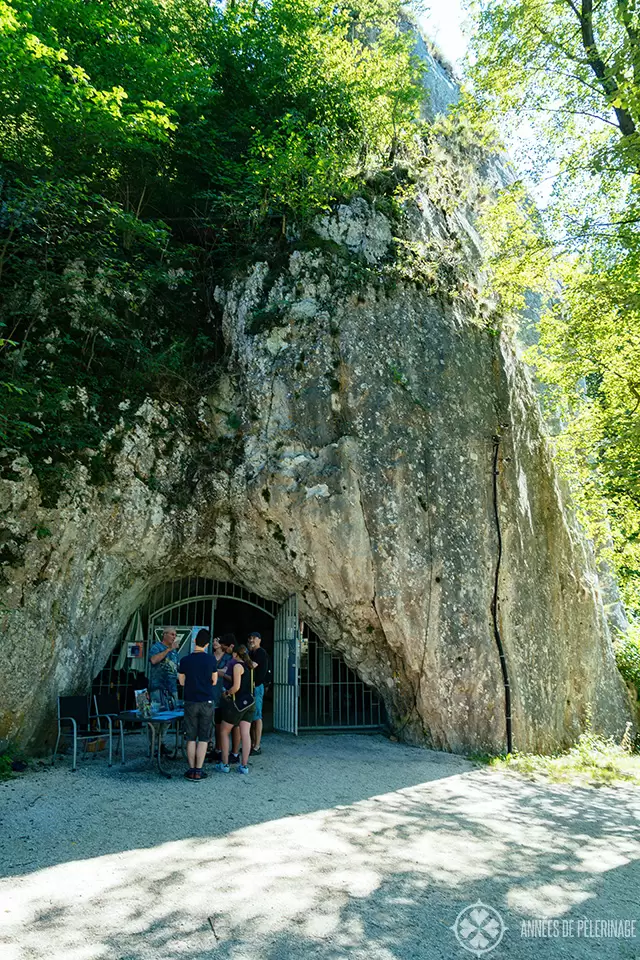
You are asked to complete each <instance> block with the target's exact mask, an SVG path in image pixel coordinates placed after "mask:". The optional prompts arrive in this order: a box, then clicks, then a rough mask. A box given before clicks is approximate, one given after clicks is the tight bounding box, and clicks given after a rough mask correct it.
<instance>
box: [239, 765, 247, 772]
mask: <svg viewBox="0 0 640 960" xmlns="http://www.w3.org/2000/svg"><path fill="white" fill-rule="evenodd" d="M238 773H249V767H245V766H243V765H242V764H240V765H239V767H238Z"/></svg>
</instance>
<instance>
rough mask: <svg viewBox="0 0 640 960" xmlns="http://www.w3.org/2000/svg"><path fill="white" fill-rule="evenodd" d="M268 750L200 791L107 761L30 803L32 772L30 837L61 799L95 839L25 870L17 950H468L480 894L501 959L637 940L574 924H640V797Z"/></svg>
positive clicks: (366, 755)
mask: <svg viewBox="0 0 640 960" xmlns="http://www.w3.org/2000/svg"><path fill="white" fill-rule="evenodd" d="M269 751H270V752H269V755H268V756H269V760H268V761H267V762H266V763H265V762H264V761H265V760H266V757H267V755H265V757H263V758H261V762H262V763H263V766H262V767H261V768H260V770H259V769H258V762H257V761H256V764H255V765H254V772H253V773H252V775H251V776H250V777H249V778H247V779H245V778H242V777H238V776H237V775H234V774H230V775H228V776H224V775H219V776H218V777H216V778H215V780H214V779H213V778H211V779H210V780H208V781H206V783H204V784H201V785H190V784H187V783H186V782H180V781H178V780H175V781H170V782H169V783H160V782H159V781H158V780H157V779H153V777H150V776H149V774H148V773H146V772H144V771H142V770H140V771H138V772H137V773H134V774H130V775H127V777H126V778H121V777H120V776H118V775H115V776H113V775H112V776H111V777H109V775H108V771H105V770H104V769H102V770H100V769H98V768H97V767H96V766H95V765H94V766H93V768H92V769H91V770H90V771H86V770H85V771H83V772H82V773H81V774H80V776H79V777H78V778H77V779H75V780H74V779H73V778H72V776H71V775H70V774H67V773H66V771H60V772H59V773H55V774H54V779H53V780H52V779H50V778H49V776H48V775H47V774H44V775H42V778H41V780H38V778H34V780H33V782H32V783H31V785H30V789H31V787H36V786H38V784H40V786H38V789H41V790H44V789H45V785H46V784H47V783H49V784H50V785H51V784H54V785H55V786H56V790H57V791H59V792H58V793H55V791H54V793H55V796H56V800H55V802H53V801H51V797H50V796H49V795H48V794H43V795H42V797H41V799H38V800H37V801H36V802H35V803H34V804H33V807H32V808H29V807H28V806H25V803H24V802H25V801H26V803H27V804H28V803H30V802H32V800H30V799H29V793H28V791H27V792H26V793H25V787H26V783H27V782H26V781H25V782H24V783H23V784H22V792H20V791H18V794H17V795H16V796H15V798H14V801H13V804H15V806H16V807H17V805H18V797H19V796H20V797H21V801H22V806H21V807H20V809H21V810H22V814H21V815H20V816H19V817H18V823H19V825H20V829H23V826H22V824H23V823H25V822H26V820H25V818H26V817H27V811H28V810H29V809H31V810H35V809H37V807H38V804H39V803H41V801H45V802H44V803H43V804H42V815H41V816H42V817H43V816H44V814H45V811H46V810H47V809H48V810H49V814H52V811H53V810H55V804H56V803H58V802H59V801H61V800H62V799H63V797H66V799H67V804H68V810H69V816H70V817H72V816H75V812H74V813H73V814H72V810H78V809H80V810H81V812H82V818H83V819H82V821H81V823H80V824H78V823H77V821H75V820H74V821H73V823H74V826H75V827H80V829H81V831H82V832H83V834H84V835H86V837H85V839H83V840H80V839H78V840H76V841H75V843H74V842H73V841H71V840H70V839H69V836H70V834H69V833H67V834H66V842H67V844H68V845H71V844H73V847H74V848H77V849H73V850H69V849H67V854H66V856H63V852H64V851H63V847H62V845H61V844H58V848H57V852H56V853H55V854H54V855H49V856H47V855H46V852H45V853H44V855H43V862H42V863H41V864H40V865H39V866H37V867H33V866H32V867H30V868H29V870H28V871H25V870H22V871H20V870H19V869H18V868H17V867H14V869H13V872H14V874H15V875H14V877H13V879H11V880H8V881H6V883H5V888H4V890H3V894H4V897H5V900H6V902H7V903H8V904H9V906H8V911H9V912H8V913H5V914H3V915H0V927H2V934H1V936H0V944H3V946H4V947H5V949H6V950H7V951H8V957H9V958H11V960H13V958H14V957H15V958H20V960H22V958H40V957H47V958H56V960H57V958H60V960H62V958H64V960H69V958H71V957H76V956H78V957H80V956H82V957H83V958H88V960H91V958H93V957H95V958H96V960H98V958H100V960H146V958H163V960H179V958H181V960H199V958H205V957H212V958H213V957H215V958H224V960H243V958H246V960H284V958H287V960H303V958H304V960H306V958H309V957H314V958H316V957H317V958H318V960H337V958H342V957H345V958H346V957H355V958H360V957H362V960H364V958H365V957H366V958H367V960H394V958H396V960H409V958H421V960H422V958H431V957H433V958H440V957H447V958H449V957H451V958H454V957H464V956H470V954H468V953H465V951H463V950H462V948H461V947H460V946H459V944H458V943H457V942H456V939H455V935H454V932H453V931H452V930H451V929H450V927H451V926H452V924H454V921H455V919H456V916H457V914H458V913H459V911H460V910H462V909H463V908H464V907H466V906H467V905H468V904H472V903H474V902H475V901H477V900H478V899H481V900H482V901H484V902H485V903H488V904H490V905H492V906H493V907H494V908H497V910H498V911H499V912H500V913H501V914H502V916H503V918H504V922H505V924H506V926H507V928H508V929H507V931H506V933H505V935H504V939H503V940H502V942H501V943H500V945H499V947H498V948H496V950H495V953H493V954H492V956H495V957H496V958H499V957H514V958H515V957H523V958H525V960H526V958H529V957H530V958H548V957H552V958H553V957H559V958H560V957H561V958H565V957H571V958H573V957H576V958H582V957H591V958H595V957H598V958H605V960H607V958H634V957H636V955H637V954H638V953H640V930H638V927H639V926H640V924H637V925H636V930H635V932H636V937H635V938H634V939H621V938H602V937H597V938H596V937H587V936H580V937H578V936H577V935H576V934H577V921H578V920H581V919H582V918H583V917H586V918H587V919H590V920H592V921H593V920H604V919H609V920H610V919H614V918H622V919H634V918H635V919H636V920H638V891H639V890H640V869H639V864H640V842H639V832H638V811H639V809H640V801H639V799H638V796H637V795H636V794H634V793H633V792H631V791H628V790H620V791H615V790H611V789H609V788H604V789H601V790H596V789H588V788H576V789H572V788H569V787H564V786H562V787H560V786H548V785H539V784H533V783H528V782H525V781H523V780H520V779H519V778H517V777H505V776H503V775H499V774H494V773H492V772H489V771H484V770H473V769H472V768H471V767H470V765H469V764H467V763H466V762H465V761H462V760H459V759H457V758H452V757H446V756H445V755H435V757H434V756H433V755H431V754H429V753H427V752H424V751H418V750H411V749H410V748H407V747H404V746H401V745H393V744H389V743H388V742H386V741H384V740H382V739H381V738H363V740H362V741H361V740H360V739H359V738H355V737H348V738H340V737H331V738H328V737H324V738H320V737H318V738H310V739H309V740H305V741H303V742H301V743H298V744H291V743H288V742H287V741H286V740H285V739H276V738H273V740H271V741H270V747H269ZM154 776H155V775H154ZM58 784H60V785H58ZM105 784H109V785H110V788H109V790H108V791H106V787H105ZM105 791H106V792H107V793H108V798H107V802H108V803H109V802H111V803H113V804H114V805H115V804H116V803H117V804H118V806H117V808H116V810H117V811H118V812H114V811H113V810H110V809H109V807H108V806H107V807H105V806H103V805H102V801H100V800H99V798H101V797H102V798H103V799H104V793H105ZM196 791H197V792H196ZM136 801H137V803H138V808H136V807H135V802H136ZM270 811H273V814H272V815H271V816H269V812H270ZM121 820H123V821H124V822H121ZM49 829H50V831H51V832H52V833H53V831H54V827H53V825H52V824H50V827H49ZM127 829H128V833H127ZM127 837H128V840H127ZM3 848H4V849H5V850H7V849H9V848H11V849H13V847H11V844H10V843H8V841H7V839H6V833H5V837H4V839H3ZM524 918H545V919H549V920H553V919H564V920H565V921H566V920H571V919H573V920H574V930H573V934H574V935H573V936H572V937H566V938H564V939H563V938H562V937H558V938H555V937H553V936H551V937H550V938H545V937H536V938H526V937H522V936H521V922H522V920H523V919H524ZM551 929H552V928H551ZM2 937H3V938H4V940H3V939H2ZM3 956H4V954H3Z"/></svg>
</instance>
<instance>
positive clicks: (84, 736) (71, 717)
mask: <svg viewBox="0 0 640 960" xmlns="http://www.w3.org/2000/svg"><path fill="white" fill-rule="evenodd" d="M64 723H70V724H71V731H68V730H63V729H62V725H63V724H64ZM90 724H91V717H90V714H89V697H58V738H57V740H56V745H55V748H54V751H53V756H52V758H51V765H52V766H53V764H54V763H55V759H56V755H57V753H58V745H59V743H60V737H62V736H73V766H72V767H71V769H72V770H75V769H76V767H77V764H76V761H77V757H78V740H85V741H86V740H96V739H97V737H99V736H100V734H99V733H96V731H95V730H93V731H92V730H91V728H90ZM109 746H110V747H111V741H109ZM109 753H111V751H109ZM109 765H111V761H109Z"/></svg>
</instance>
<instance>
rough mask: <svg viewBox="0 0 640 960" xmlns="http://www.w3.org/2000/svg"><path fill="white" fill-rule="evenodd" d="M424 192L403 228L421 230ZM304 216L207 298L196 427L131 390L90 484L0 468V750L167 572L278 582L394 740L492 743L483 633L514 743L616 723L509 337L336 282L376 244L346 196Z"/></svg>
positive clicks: (72, 682)
mask: <svg viewBox="0 0 640 960" xmlns="http://www.w3.org/2000/svg"><path fill="white" fill-rule="evenodd" d="M427 206H428V204H427V202H426V201H425V200H424V199H423V200H422V201H420V204H419V208H420V210H421V211H422V213H421V216H422V221H421V222H422V229H423V232H424V233H425V234H426V233H429V231H431V232H432V233H433V232H436V228H438V229H441V230H442V229H443V228H442V223H441V222H440V221H441V219H442V218H440V221H439V222H440V226H439V227H438V224H437V223H436V219H437V218H436V214H435V213H434V212H433V211H431V212H429V210H427ZM416 209H418V207H416ZM460 229H461V230H463V231H464V230H467V234H468V235H469V237H471V233H470V230H471V228H470V227H469V226H468V224H467V225H465V224H464V222H462V221H461V222H460ZM317 231H318V234H319V235H320V237H321V238H322V240H323V243H324V246H322V247H318V248H317V249H309V250H296V251H294V252H292V253H291V255H290V257H289V258H288V261H287V262H286V264H285V265H284V266H283V267H282V268H281V270H280V271H279V272H278V273H277V274H276V275H275V276H274V270H273V267H272V266H271V268H270V265H268V264H267V263H257V264H255V265H254V267H253V268H252V269H251V270H249V271H248V273H247V274H246V275H245V276H244V277H241V278H239V279H238V280H237V281H236V282H235V283H234V284H232V285H231V286H229V287H228V288H226V289H219V290H217V291H216V298H217V301H218V304H219V308H220V311H221V315H222V325H223V331H224V337H225V340H226V344H227V351H228V352H227V360H226V366H225V369H224V371H223V373H222V375H221V378H220V381H219V384H218V387H217V389H216V391H215V392H214V393H213V394H211V395H208V396H203V397H202V398H201V401H200V405H199V408H198V418H197V422H195V423H194V421H193V419H189V418H188V417H187V415H186V413H185V412H184V411H182V410H181V408H180V407H179V406H178V405H172V404H171V403H168V402H165V403H163V404H158V403H155V402H152V401H151V400H149V401H148V402H146V403H145V404H144V405H143V406H142V407H141V409H140V410H139V411H138V412H137V415H136V423H135V426H134V427H133V428H131V427H128V428H127V427H125V426H124V424H123V425H122V426H121V427H119V428H116V431H115V432H118V431H119V432H120V437H121V440H122V447H121V450H120V452H119V453H118V454H117V456H116V458H115V461H114V479H113V480H112V481H110V482H109V483H106V484H105V485H103V486H102V487H95V486H92V485H90V483H89V478H88V475H87V471H86V469H85V468H84V467H82V466H80V465H79V466H78V468H77V470H76V472H75V474H74V476H73V478H72V480H71V481H70V483H69V485H68V488H67V490H66V491H65V492H64V494H63V495H62V497H61V499H60V501H59V503H58V505H57V506H56V507H55V508H44V507H42V506H41V505H40V497H39V491H38V485H37V482H36V480H35V478H34V476H33V473H32V472H31V468H30V466H29V465H28V463H27V462H26V461H25V460H24V459H22V460H21V459H17V460H16V463H15V464H14V470H15V473H14V479H5V480H2V481H0V508H1V509H2V523H3V527H4V531H5V533H4V537H5V541H8V542H9V543H10V544H12V545H13V549H14V557H13V559H12V561H11V563H8V564H5V565H4V568H3V570H4V576H5V579H6V585H5V587H4V589H3V603H4V606H3V607H2V608H1V609H0V618H1V620H2V626H1V629H2V636H3V653H4V656H3V658H2V660H1V661H0V689H1V690H2V697H1V699H0V739H2V740H3V741H7V740H13V741H16V742H18V743H21V744H24V745H31V746H35V745H37V744H38V743H41V742H42V738H43V736H44V734H45V733H46V731H47V730H48V729H50V727H49V726H48V725H49V724H50V720H51V717H52V715H53V713H54V708H55V697H56V696H57V695H58V694H64V693H71V692H76V691H80V690H83V689H87V687H88V685H89V684H90V681H91V679H92V678H93V677H94V676H95V675H96V674H97V673H98V672H99V670H100V669H101V667H102V666H103V664H104V662H105V660H106V658H107V656H108V654H109V652H110V651H111V650H112V649H113V646H114V644H115V642H116V641H117V639H118V637H119V635H120V633H121V631H122V629H123V628H124V626H125V624H126V622H127V620H128V618H129V617H130V616H131V614H132V613H133V612H134V610H135V609H136V607H137V606H138V605H139V604H140V603H142V602H143V601H144V598H145V596H146V594H147V592H148V590H149V589H150V587H151V586H153V585H154V584H156V583H158V582H161V581H163V580H165V579H170V578H173V577H177V576H182V575H200V576H208V577H215V578H220V579H227V580H231V581H234V582H237V583H239V584H242V585H243V586H245V587H246V588H248V589H250V590H252V591H254V592H256V593H258V594H260V595H262V596H264V597H266V598H269V599H273V600H284V599H285V598H286V596H288V595H289V594H291V593H297V594H298V595H299V597H300V607H301V613H302V614H303V616H304V618H305V619H306V620H307V621H308V622H309V624H310V625H311V627H312V628H313V629H314V630H315V631H316V632H317V633H318V635H319V636H320V637H321V638H322V639H323V640H325V642H327V643H329V644H330V645H331V646H332V647H333V648H334V649H337V650H339V651H340V652H341V653H342V654H343V656H344V657H345V660H346V661H347V663H348V664H349V665H350V666H352V667H353V668H354V669H355V670H356V671H357V672H358V674H359V675H360V676H361V677H362V678H363V679H364V680H365V681H366V682H367V683H370V684H372V685H374V686H375V687H376V688H377V689H378V690H380V692H381V694H382V696H383V697H384V700H385V704H386V707H387V710H388V712H389V716H390V718H391V721H392V723H393V726H394V728H395V730H396V731H397V732H398V733H399V735H400V736H402V737H403V738H405V739H407V740H409V741H412V742H416V743H425V744H429V745H431V746H434V747H438V748H442V749H446V750H452V751H458V752H462V751H470V750H495V751H501V750H504V749H505V748H506V746H507V742H506V723H505V686H504V682H503V676H502V671H501V665H500V659H499V655H498V643H500V644H501V646H502V649H503V651H504V657H505V662H506V665H507V671H508V679H509V685H510V690H511V698H512V730H513V746H514V747H516V748H517V749H520V750H542V751H544V750H551V749H553V748H556V747H558V746H563V745H567V744H568V743H570V742H572V741H573V740H574V739H575V737H576V736H577V735H578V734H579V733H580V732H581V731H582V730H584V729H585V724H586V722H587V715H588V714H590V715H591V718H592V723H593V726H594V727H595V728H596V729H598V730H601V731H603V732H605V733H607V734H609V733H610V734H614V735H615V734H621V733H622V731H623V729H624V722H625V720H626V717H627V713H628V704H627V700H626V694H625V690H624V686H623V683H622V681H621V679H620V677H619V675H618V673H617V670H616V667H615V662H614V658H613V652H612V648H611V641H610V637H609V634H608V630H607V625H606V622H605V617H604V613H603V607H602V602H601V599H600V596H599V587H598V580H597V576H596V572H595V568H594V563H593V558H592V556H591V552H590V549H589V546H588V544H587V543H586V542H585V541H584V539H583V538H582V536H581V534H580V532H579V530H578V529H577V527H576V526H575V524H574V523H573V521H572V519H571V515H570V512H569V511H568V510H567V509H566V506H565V502H564V495H563V492H562V490H561V489H560V485H559V483H558V479H557V477H556V474H555V470H554V468H553V465H552V462H551V458H550V454H549V450H548V447H547V442H546V440H545V437H544V433H543V429H542V425H541V420H540V415H539V411H538V407H537V404H536V400H535V394H534V391H533V389H532V386H531V384H530V383H529V380H528V376H527V373H526V371H525V370H524V368H523V367H522V366H521V364H520V363H519V361H518V360H517V359H516V357H515V354H514V351H513V349H512V346H511V343H510V341H509V339H508V338H507V337H506V336H505V335H504V334H502V335H501V334H498V333H497V332H496V331H494V330H492V329H489V328H487V327H486V326H481V325H479V324H478V323H477V320H476V318H475V317H474V316H472V312H471V311H470V309H469V307H468V305H465V303H464V301H462V300H460V299H452V298H447V297H446V296H444V295H443V294H442V293H441V292H434V291H427V290H420V289H418V288H417V286H416V285H415V284H410V283H403V282H402V281H399V282H397V283H395V284H394V285H393V286H391V287H390V286H389V285H386V286H385V285H384V284H376V283H373V282H367V283H362V282H361V283H359V284H353V283H350V282H349V280H350V272H352V271H353V263H352V262H346V261H344V259H342V258H341V257H338V256H336V255H335V253H330V252H327V246H326V245H327V242H328V241H330V243H331V244H334V245H340V244H341V245H342V246H343V247H344V249H345V250H347V251H348V252H349V254H350V255H352V256H354V257H357V258H359V259H358V261H357V262H361V263H364V264H366V265H367V267H368V268H369V269H375V268H376V264H380V263H383V262H384V261H385V257H388V255H389V249H390V246H391V244H392V229H391V225H390V223H389V222H388V221H387V220H386V219H385V217H384V216H382V215H381V214H380V213H379V212H376V211H375V209H373V208H371V207H369V206H368V205H367V204H366V203H365V202H364V201H357V202H354V204H352V205H351V206H348V207H342V208H339V209H338V210H337V211H335V212H334V213H333V214H331V216H327V217H326V218H324V220H323V221H322V222H319V223H318V225H317ZM471 239H473V238H472V237H471ZM107 439H108V438H107ZM494 464H495V465H496V473H495V474H494ZM43 531H46V532H47V534H46V535H45V536H43V535H42V532H43ZM500 545H501V548H500ZM494 595H495V596H497V606H496V608H495V610H492V603H493V601H494ZM494 614H495V615H494Z"/></svg>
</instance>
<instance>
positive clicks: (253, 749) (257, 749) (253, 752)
mask: <svg viewBox="0 0 640 960" xmlns="http://www.w3.org/2000/svg"><path fill="white" fill-rule="evenodd" d="M261 753H262V747H251V753H250V754H249V756H250V757H259V756H260V754H261Z"/></svg>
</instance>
